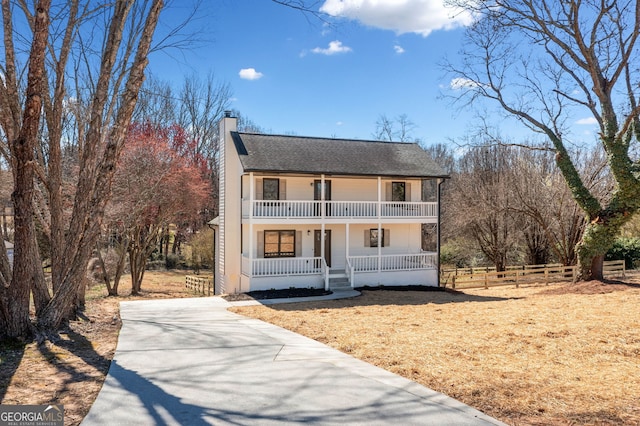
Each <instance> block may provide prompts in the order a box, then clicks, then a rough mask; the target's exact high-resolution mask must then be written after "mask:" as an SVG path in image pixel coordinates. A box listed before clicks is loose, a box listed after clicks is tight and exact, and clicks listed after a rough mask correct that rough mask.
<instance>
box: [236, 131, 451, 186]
mask: <svg viewBox="0 0 640 426" xmlns="http://www.w3.org/2000/svg"><path fill="white" fill-rule="evenodd" d="M231 136H232V137H233V142H234V144H235V147H236V150H237V151H238V155H239V157H240V162H241V163H242V167H243V168H244V170H245V171H246V172H278V173H305V174H322V173H324V174H329V175H358V176H398V177H447V174H446V173H445V172H444V171H443V170H442V168H441V167H440V166H438V165H437V164H436V163H435V162H434V161H433V160H432V159H431V157H430V156H429V154H427V152H426V151H424V150H423V149H422V148H420V146H418V145H417V144H415V143H400V142H379V141H363V140H348V139H327V138H313V137H301V136H282V135H263V134H257V133H243V132H231Z"/></svg>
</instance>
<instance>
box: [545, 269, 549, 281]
mask: <svg viewBox="0 0 640 426" xmlns="http://www.w3.org/2000/svg"><path fill="white" fill-rule="evenodd" d="M544 283H545V284H546V285H549V269H547V268H546V267H545V268H544Z"/></svg>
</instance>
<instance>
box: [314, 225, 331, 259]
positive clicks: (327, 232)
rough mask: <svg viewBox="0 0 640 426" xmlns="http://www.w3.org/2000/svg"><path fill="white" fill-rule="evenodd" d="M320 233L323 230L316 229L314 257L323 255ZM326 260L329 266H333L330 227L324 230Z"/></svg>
mask: <svg viewBox="0 0 640 426" xmlns="http://www.w3.org/2000/svg"><path fill="white" fill-rule="evenodd" d="M320 234H322V231H321V230H320V229H316V230H315V231H313V256H314V257H320V256H321V254H320V250H321V248H320V247H321V244H320V243H321V241H320ZM324 260H325V261H326V262H327V266H328V267H331V230H329V229H327V230H325V231H324Z"/></svg>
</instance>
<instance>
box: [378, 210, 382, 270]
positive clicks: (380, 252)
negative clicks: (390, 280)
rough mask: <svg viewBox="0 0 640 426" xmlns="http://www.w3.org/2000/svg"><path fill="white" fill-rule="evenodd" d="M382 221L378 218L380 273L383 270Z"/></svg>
mask: <svg viewBox="0 0 640 426" xmlns="http://www.w3.org/2000/svg"><path fill="white" fill-rule="evenodd" d="M382 241H383V236H382V223H380V219H378V274H379V273H380V272H381V271H382Z"/></svg>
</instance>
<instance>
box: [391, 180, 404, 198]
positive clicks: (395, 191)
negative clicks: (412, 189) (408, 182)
mask: <svg viewBox="0 0 640 426" xmlns="http://www.w3.org/2000/svg"><path fill="white" fill-rule="evenodd" d="M405 195H406V193H405V184H404V182H392V183H391V201H406V199H407V198H406V196H405Z"/></svg>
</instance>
